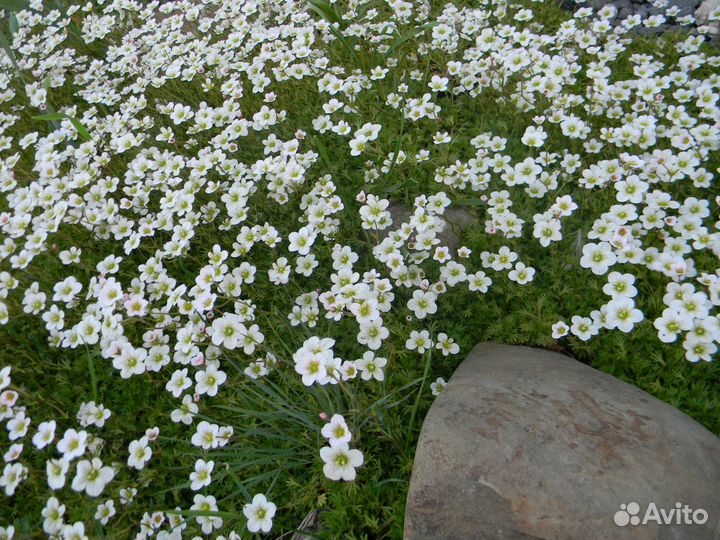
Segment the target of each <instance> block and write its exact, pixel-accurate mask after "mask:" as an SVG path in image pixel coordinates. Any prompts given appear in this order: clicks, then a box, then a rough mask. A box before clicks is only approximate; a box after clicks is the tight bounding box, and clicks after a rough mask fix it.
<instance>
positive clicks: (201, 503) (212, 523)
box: [190, 494, 223, 534]
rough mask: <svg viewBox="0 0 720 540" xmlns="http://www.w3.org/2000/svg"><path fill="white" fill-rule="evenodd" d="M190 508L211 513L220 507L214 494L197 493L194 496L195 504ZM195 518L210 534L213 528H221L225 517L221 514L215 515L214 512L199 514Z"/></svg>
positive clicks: (204, 530)
mask: <svg viewBox="0 0 720 540" xmlns="http://www.w3.org/2000/svg"><path fill="white" fill-rule="evenodd" d="M190 510H194V511H199V512H206V513H209V514H211V513H212V512H217V511H218V507H217V502H216V501H215V497H213V496H212V495H200V494H198V495H195V497H193V505H192V506H191V507H190ZM195 519H196V520H197V522H198V524H199V525H200V526H201V527H202V531H203V533H205V534H210V533H211V532H212V531H213V529H219V528H220V527H222V524H223V519H222V518H221V517H220V516H214V515H212V514H211V515H199V516H196V517H195Z"/></svg>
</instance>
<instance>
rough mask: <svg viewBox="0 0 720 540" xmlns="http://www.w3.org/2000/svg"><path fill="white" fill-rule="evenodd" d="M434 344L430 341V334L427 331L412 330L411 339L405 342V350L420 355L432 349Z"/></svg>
mask: <svg viewBox="0 0 720 540" xmlns="http://www.w3.org/2000/svg"><path fill="white" fill-rule="evenodd" d="M432 345H433V343H432V340H431V339H430V332H428V331H427V330H421V331H420V332H418V331H417V330H412V331H411V332H410V337H409V338H408V340H407V341H406V342H405V348H406V349H408V350H410V351H415V350H417V352H418V353H419V354H423V353H424V352H425V351H426V350H428V349H429V348H430V347H432Z"/></svg>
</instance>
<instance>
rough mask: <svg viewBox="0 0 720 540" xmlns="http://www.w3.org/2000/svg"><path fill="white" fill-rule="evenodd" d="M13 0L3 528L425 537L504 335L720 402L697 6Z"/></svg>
mask: <svg viewBox="0 0 720 540" xmlns="http://www.w3.org/2000/svg"><path fill="white" fill-rule="evenodd" d="M469 4H472V5H469ZM656 5H657V7H659V8H662V7H663V6H664V0H658V1H657V2H656ZM0 7H2V8H3V9H4V12H3V13H4V15H5V18H4V23H3V27H2V32H3V34H2V37H1V38H0V39H2V43H0V45H2V46H3V48H4V51H3V52H2V53H0V102H1V103H2V112H1V113H0V191H2V197H0V323H2V325H3V326H2V327H0V343H1V344H2V347H1V348H0V420H2V425H3V426H4V428H5V429H4V430H3V431H4V433H3V434H2V435H0V448H2V453H3V456H4V462H3V463H2V464H1V465H2V467H3V469H2V471H1V472H0V489H1V490H2V492H3V493H2V497H3V499H2V503H1V504H0V538H13V537H15V538H24V537H30V536H32V537H37V536H38V535H41V534H46V535H47V536H48V537H50V538H62V539H64V540H67V539H83V538H152V537H154V538H158V539H164V540H168V539H179V538H205V537H212V538H218V539H219V538H224V539H231V538H234V539H237V538H240V537H244V538H247V537H249V536H251V535H256V534H257V535H263V534H270V535H275V537H277V536H280V535H281V534H283V533H287V532H288V531H292V530H294V529H295V528H296V527H297V526H298V524H299V523H300V522H301V521H302V519H303V517H304V516H305V515H306V514H308V512H310V511H312V510H314V509H319V510H321V511H322V514H321V515H322V523H323V529H324V531H325V533H324V534H326V535H327V536H329V537H341V536H342V537H358V538H360V537H365V538H382V537H393V538H399V537H400V536H401V533H402V515H403V509H404V494H405V492H406V490H407V482H408V479H409V475H410V471H411V468H412V456H413V451H414V450H413V449H414V444H415V442H416V440H417V435H418V431H419V427H420V423H421V420H422V417H423V415H424V412H425V411H426V410H427V408H428V406H429V404H430V403H431V401H432V399H433V395H436V394H437V393H439V392H441V391H442V389H443V388H444V384H445V379H446V378H447V377H448V376H449V375H450V374H451V373H452V370H453V369H454V367H455V366H456V365H457V363H458V362H459V361H460V359H461V358H462V354H461V353H463V352H467V351H468V350H469V348H470V347H471V346H472V345H473V344H474V343H475V342H477V341H480V340H482V339H494V340H498V341H504V342H509V343H526V344H534V345H540V346H545V347H553V348H563V349H567V350H569V351H571V352H572V353H573V354H575V355H576V356H578V357H580V358H582V359H586V360H588V361H591V362H592V363H593V365H595V366H597V367H600V368H602V369H604V370H605V371H608V372H610V373H613V374H615V375H617V376H621V377H623V378H625V379H626V380H629V381H631V382H633V383H635V384H637V385H638V386H640V387H642V388H644V389H646V390H648V391H650V392H652V393H653V394H655V395H657V396H658V397H660V398H662V399H665V400H667V401H669V402H671V403H673V404H675V405H677V406H679V407H680V408H682V409H683V410H684V411H686V412H688V414H690V415H692V416H694V417H695V418H697V419H698V420H699V421H701V422H703V423H704V424H705V425H707V426H708V427H709V428H710V429H712V430H713V431H715V432H718V431H720V416H719V413H718V410H720V409H719V408H718V401H719V399H718V392H717V383H718V381H719V380H720V375H719V372H718V369H717V368H716V364H714V363H712V361H713V358H714V357H715V356H716V353H717V343H718V342H719V341H720V322H719V319H718V316H717V306H718V305H720V269H719V268H718V266H719V265H718V257H719V256H720V232H719V228H720V222H719V221H718V217H719V216H718V211H717V209H718V204H719V203H720V201H719V200H718V199H717V198H716V197H715V194H714V193H715V192H716V191H717V188H716V187H715V185H716V184H715V176H716V175H717V174H718V172H719V171H718V166H719V165H720V160H719V159H718V157H717V156H718V153H717V151H718V149H719V148H720V136H719V133H720V131H719V129H720V108H719V106H718V98H719V97H720V89H719V88H720V75H718V69H717V68H718V66H719V65H720V55H718V54H717V50H716V49H713V48H712V47H711V46H709V45H707V44H705V43H704V38H703V36H702V34H701V35H690V34H673V35H668V36H664V37H662V38H647V37H645V38H641V37H637V34H636V33H635V30H636V27H643V26H645V27H653V26H657V25H659V24H662V22H663V20H664V18H673V17H675V15H677V11H676V10H674V8H668V9H667V12H666V15H664V16H651V17H649V18H647V19H646V20H643V19H641V18H640V17H638V16H632V17H629V18H627V19H625V20H622V21H620V20H618V19H617V17H616V10H615V9H614V8H613V7H612V6H610V5H608V6H606V7H604V8H603V9H601V10H599V11H597V12H594V11H593V10H591V9H589V8H580V7H579V8H578V10H577V11H576V12H575V13H574V14H572V13H566V12H563V11H561V10H560V9H559V8H558V7H557V6H554V5H550V4H545V3H542V2H529V1H528V2H525V1H516V2H512V3H508V2H505V1H499V0H487V1H482V2H472V3H469V2H468V3H463V2H458V3H451V2H448V3H442V2H432V3H431V2H429V1H413V2H409V1H404V0H394V1H380V0H348V1H340V0H338V1H337V2H330V3H327V2H323V1H320V0H311V1H310V2H309V3H305V2H299V1H298V2H292V1H290V2H276V1H271V0H248V1H243V2H237V1H229V0H228V1H224V0H205V1H200V2H189V1H184V2H166V3H160V2H157V1H153V2H139V1H134V0H113V1H109V0H108V1H96V2H87V3H84V4H83V3H77V4H70V3H63V2H56V3H53V2H46V3H43V2H40V1H38V0H34V1H32V2H30V3H29V4H26V3H24V2H22V1H19V0H18V1H12V2H7V1H6V2H1V3H0ZM677 22H679V23H680V24H690V23H691V22H692V21H691V20H690V18H688V17H685V18H680V19H679V20H678V21H677ZM701 30H702V29H701ZM399 205H405V206H406V207H407V208H408V209H409V213H408V216H409V217H408V218H407V219H400V218H398V217H397V216H394V215H393V213H391V211H390V210H391V209H392V208H397V207H398V206H399ZM451 208H464V209H465V210H467V212H468V213H469V214H471V215H472V216H473V219H474V220H475V225H471V226H470V227H469V228H467V229H466V230H465V231H464V232H463V234H462V236H461V239H460V245H449V244H452V242H447V241H444V240H441V238H446V237H444V236H442V235H441V234H440V233H442V232H443V229H445V228H447V227H451V226H452V219H451V218H449V217H446V216H448V215H450V214H448V209H451Z"/></svg>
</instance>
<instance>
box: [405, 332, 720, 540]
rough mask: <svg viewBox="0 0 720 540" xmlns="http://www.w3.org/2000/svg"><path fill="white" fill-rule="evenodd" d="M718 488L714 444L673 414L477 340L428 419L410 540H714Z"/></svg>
mask: <svg viewBox="0 0 720 540" xmlns="http://www.w3.org/2000/svg"><path fill="white" fill-rule="evenodd" d="M718 485H720V439H718V438H717V437H716V436H715V435H713V434H712V433H710V432H709V431H707V430H706V429H705V428H703V427H702V426H700V425H699V424H697V423H696V422H695V421H693V420H691V419H690V418H688V417H687V416H685V415H684V414H683V413H681V412H680V411H678V410H677V409H675V408H673V407H671V406H670V405H668V404H666V403H664V402H661V401H659V400H657V399H655V398H653V397H651V396H649V395H648V394H645V393H644V392H642V391H640V390H638V389H637V388H635V387H633V386H631V385H629V384H626V383H624V382H622V381H619V380H618V379H615V378H614V377H611V376H609V375H605V374H603V373H601V372H599V371H596V370H594V369H592V368H590V367H588V366H586V365H584V364H581V363H580V362H577V361H575V360H573V359H572V358H569V357H566V356H564V355H561V354H559V353H554V352H549V351H546V350H540V349H532V348H528V347H515V346H507V345H499V344H495V343H480V344H479V345H477V346H476V347H475V348H474V349H473V351H472V352H471V353H470V355H469V356H468V357H467V358H466V360H465V361H464V362H463V363H462V364H461V365H460V367H459V368H458V369H457V371H456V372H455V374H454V375H453V377H452V379H451V380H450V381H449V383H448V385H447V387H446V389H445V391H444V392H443V393H441V395H440V396H439V397H438V398H437V400H436V401H435V403H434V404H433V406H432V407H431V409H430V412H429V413H428V415H427V417H426V419H425V422H424V425H423V428H422V433H421V436H420V441H419V443H418V448H417V454H416V457H415V463H414V468H413V475H412V480H411V483H410V490H409V494H408V502H407V508H406V515H405V536H406V538H407V539H408V540H426V539H427V540H429V539H450V538H453V539H454V538H458V539H459V538H477V539H480V538H495V539H497V538H513V539H517V538H558V539H559V538H568V539H570V538H618V539H619V538H638V539H639V538H659V539H660V538H662V539H665V538H667V539H669V538H696V539H701V538H702V539H706V538H707V539H709V538H719V537H720V534H719V533H718V518H719V517H720V496H718V491H717V487H718ZM633 503H634V504H633ZM651 503H654V504H655V508H656V509H657V513H655V512H653V510H652V509H651ZM677 503H680V505H681V507H682V508H681V509H684V508H685V507H686V505H687V507H688V508H689V509H692V511H693V512H694V513H693V512H691V511H686V512H687V516H685V515H682V516H680V517H678V516H677V512H678V510H677V509H676V504H677ZM661 510H662V511H664V512H665V514H666V515H668V516H669V512H670V511H672V510H675V512H676V513H675V514H673V515H672V516H669V519H670V521H671V523H670V524H664V523H663V524H658V523H657V520H656V519H655V518H654V517H653V516H658V517H657V519H659V520H664V519H665V518H664V517H663V515H662V513H661ZM648 512H649V514H648ZM648 515H649V516H650V517H649V520H648V521H647V522H646V523H643V521H644V518H645V517H646V516H648ZM686 520H690V521H693V520H697V521H698V522H702V523H693V524H688V523H687V522H686ZM678 521H679V522H680V523H678ZM636 522H637V524H635V523H636Z"/></svg>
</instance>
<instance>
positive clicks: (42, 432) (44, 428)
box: [32, 420, 55, 449]
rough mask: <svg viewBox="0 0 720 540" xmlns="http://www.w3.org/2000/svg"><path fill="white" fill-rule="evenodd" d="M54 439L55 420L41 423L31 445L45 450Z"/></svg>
mask: <svg viewBox="0 0 720 540" xmlns="http://www.w3.org/2000/svg"><path fill="white" fill-rule="evenodd" d="M54 438H55V420H49V421H47V422H42V423H41V424H40V425H39V426H38V430H37V433H36V434H35V435H34V436H33V438H32V443H33V444H34V445H35V447H36V448H38V449H42V448H45V447H46V446H47V445H48V444H50V443H51V442H52V440H53V439H54Z"/></svg>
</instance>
